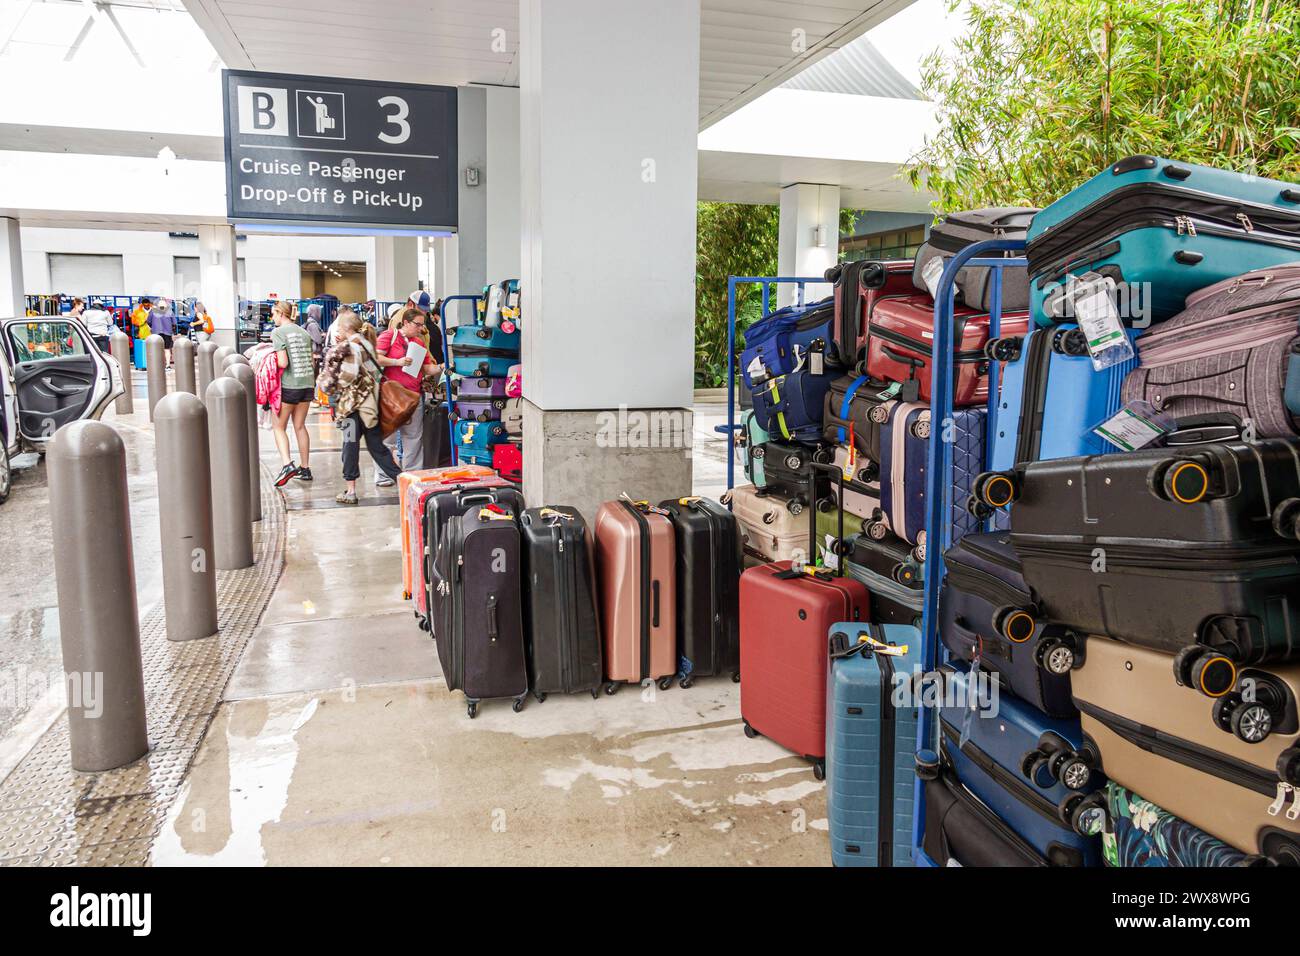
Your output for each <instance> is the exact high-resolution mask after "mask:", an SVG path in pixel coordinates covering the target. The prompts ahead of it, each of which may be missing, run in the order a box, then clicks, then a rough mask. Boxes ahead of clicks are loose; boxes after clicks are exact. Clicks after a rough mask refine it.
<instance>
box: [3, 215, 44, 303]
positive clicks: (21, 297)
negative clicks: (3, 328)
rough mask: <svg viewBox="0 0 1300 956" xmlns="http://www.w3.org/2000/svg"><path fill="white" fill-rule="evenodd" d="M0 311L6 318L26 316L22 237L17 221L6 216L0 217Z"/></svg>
mask: <svg viewBox="0 0 1300 956" xmlns="http://www.w3.org/2000/svg"><path fill="white" fill-rule="evenodd" d="M38 291H43V290H38ZM0 309H2V310H3V311H4V315H5V317H6V318H7V317H9V316H18V315H26V314H27V290H26V289H25V288H24V287H23V242H22V236H21V235H20V234H19V231H18V220H17V219H10V218H9V217H8V216H4V217H0Z"/></svg>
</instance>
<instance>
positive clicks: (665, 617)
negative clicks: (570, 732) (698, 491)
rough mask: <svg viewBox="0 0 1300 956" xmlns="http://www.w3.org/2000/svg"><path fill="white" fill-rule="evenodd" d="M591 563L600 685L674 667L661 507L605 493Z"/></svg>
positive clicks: (671, 563)
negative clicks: (601, 651) (600, 647)
mask: <svg viewBox="0 0 1300 956" xmlns="http://www.w3.org/2000/svg"><path fill="white" fill-rule="evenodd" d="M595 539H596V567H597V576H598V590H599V592H600V600H601V613H600V623H601V633H602V637H603V641H604V646H605V676H606V677H607V678H608V680H609V683H607V684H606V685H605V693H607V694H612V693H614V692H615V691H617V690H618V686H619V684H621V683H624V682H626V683H631V684H639V683H641V682H642V681H644V680H647V679H651V678H659V687H660V688H661V689H662V690H667V689H668V688H669V687H670V686H671V685H672V681H673V677H674V675H676V673H677V590H676V575H677V536H676V532H675V531H674V530H673V523H672V520H671V519H670V518H669V517H668V515H667V512H665V511H664V509H662V508H656V507H654V506H653V505H651V504H650V503H649V502H646V501H636V502H634V501H628V500H621V501H607V502H605V503H604V504H603V505H601V506H600V509H599V510H598V511H597V512H596V523H595Z"/></svg>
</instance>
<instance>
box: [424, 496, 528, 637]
mask: <svg viewBox="0 0 1300 956" xmlns="http://www.w3.org/2000/svg"><path fill="white" fill-rule="evenodd" d="M476 505H499V506H500V507H502V508H504V509H506V510H507V511H509V512H511V513H513V514H515V515H519V514H522V513H523V511H524V496H523V495H522V494H520V492H519V490H518V489H517V488H510V487H501V486H489V485H484V486H479V485H477V484H475V483H472V482H471V483H468V484H464V485H455V486H453V487H449V488H447V489H446V490H445V491H439V492H438V493H437V494H433V495H430V496H429V497H428V499H426V500H425V502H424V518H423V520H424V562H425V567H424V581H425V585H426V587H427V588H428V594H427V595H426V597H427V598H428V600H427V602H426V604H425V606H426V607H429V608H432V607H433V599H434V583H433V562H434V558H435V556H436V555H437V553H438V544H439V542H440V541H441V540H442V536H443V533H444V532H445V531H446V529H447V526H448V524H449V522H451V520H452V519H453V518H459V517H460V516H461V515H463V514H464V513H465V512H466V511H468V510H469V509H470V508H473V507H474V506H476ZM429 622H430V628H429V629H430V630H431V631H433V636H434V637H435V638H436V637H437V636H438V634H437V631H438V618H437V615H435V614H432V613H431V614H430V615H429Z"/></svg>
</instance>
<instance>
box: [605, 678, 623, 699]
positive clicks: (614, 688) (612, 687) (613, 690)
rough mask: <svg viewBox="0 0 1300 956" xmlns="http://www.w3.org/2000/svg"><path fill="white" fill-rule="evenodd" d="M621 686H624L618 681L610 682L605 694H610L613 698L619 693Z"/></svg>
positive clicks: (606, 686)
mask: <svg viewBox="0 0 1300 956" xmlns="http://www.w3.org/2000/svg"><path fill="white" fill-rule="evenodd" d="M620 686H622V685H621V684H619V682H618V681H613V680H612V681H610V682H609V683H608V684H606V685H605V693H606V694H608V695H609V696H610V697H613V696H614V695H615V694H617V693H618V689H619V687H620Z"/></svg>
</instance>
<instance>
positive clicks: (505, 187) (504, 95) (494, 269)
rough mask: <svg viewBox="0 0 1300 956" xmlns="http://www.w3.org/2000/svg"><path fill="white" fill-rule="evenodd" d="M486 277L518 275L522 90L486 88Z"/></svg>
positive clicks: (505, 277)
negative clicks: (520, 93)
mask: <svg viewBox="0 0 1300 956" xmlns="http://www.w3.org/2000/svg"><path fill="white" fill-rule="evenodd" d="M482 179H483V186H485V187H486V188H487V210H486V212H487V220H486V222H487V258H486V262H487V281H488V282H500V281H501V280H502V279H518V278H519V246H520V235H519V233H520V221H519V91H518V90H517V89H513V88H511V87H508V86H490V87H488V89H487V168H486V170H485V171H484V175H483V177H482ZM463 180H464V177H462V181H463Z"/></svg>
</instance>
